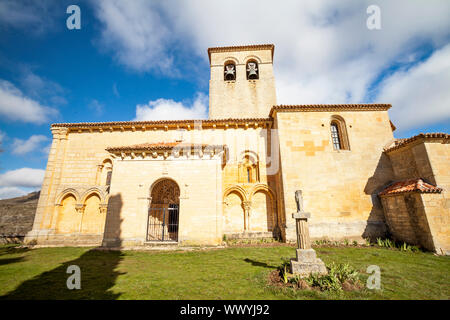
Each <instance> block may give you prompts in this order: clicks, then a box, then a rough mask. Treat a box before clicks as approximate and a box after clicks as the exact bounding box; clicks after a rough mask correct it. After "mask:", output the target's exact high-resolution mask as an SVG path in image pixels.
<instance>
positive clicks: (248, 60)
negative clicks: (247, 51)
mask: <svg viewBox="0 0 450 320" xmlns="http://www.w3.org/2000/svg"><path fill="white" fill-rule="evenodd" d="M244 61H245V64H247V63H248V62H251V61H256V62H257V63H258V64H260V63H262V60H261V58H260V57H258V56H255V55H252V54H251V55H248V56H246V57H245V59H244Z"/></svg>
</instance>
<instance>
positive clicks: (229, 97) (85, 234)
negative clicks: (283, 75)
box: [27, 45, 448, 246]
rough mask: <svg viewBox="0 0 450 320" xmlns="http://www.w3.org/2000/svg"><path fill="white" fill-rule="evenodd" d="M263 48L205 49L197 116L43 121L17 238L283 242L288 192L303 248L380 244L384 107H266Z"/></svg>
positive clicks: (288, 236) (268, 83)
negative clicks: (28, 218)
mask: <svg viewBox="0 0 450 320" xmlns="http://www.w3.org/2000/svg"><path fill="white" fill-rule="evenodd" d="M273 50H274V47H273V45H259V46H258V45H257V46H244V47H222V48H211V49H209V50H208V53H209V56H210V62H211V81H210V109H209V112H210V118H209V119H208V120H203V121H200V120H198V121H196V120H177V121H140V122H138V121H123V122H103V123H62V124H53V125H52V133H53V143H52V148H51V151H50V154H49V159H48V164H47V170H46V174H45V178H44V182H43V185H42V191H41V196H40V199H39V204H38V208H37V211H36V217H35V221H34V225H33V230H32V231H31V232H30V233H29V234H28V236H27V241H31V240H37V242H38V243H40V244H63V245H65V244H71V245H73V244H75V245H82V244H86V245H88V244H90V245H101V244H103V245H106V246H128V245H130V246H135V245H144V244H146V243H148V242H149V239H152V240H154V239H156V240H157V239H158V237H159V235H156V234H149V233H150V232H151V231H149V230H152V228H154V226H155V225H156V226H158V223H160V224H161V231H163V230H164V233H165V234H166V236H167V235H168V234H169V236H168V239H169V240H173V241H176V242H177V243H179V244H181V245H189V244H208V245H215V244H219V243H221V241H222V239H223V238H224V237H227V238H239V237H248V238H254V237H281V238H282V239H284V240H286V241H295V221H294V220H293V219H292V216H291V214H292V213H293V212H295V202H294V192H295V190H298V189H301V190H303V196H304V201H305V205H306V206H307V207H308V210H309V211H310V212H311V213H312V217H311V219H310V232H311V237H312V239H317V238H328V239H344V238H347V239H355V240H360V239H362V238H363V237H376V236H382V235H383V234H384V233H385V231H386V226H385V219H384V214H383V208H382V206H381V203H380V201H379V198H378V196H377V194H378V193H379V192H380V191H381V190H382V189H383V188H384V187H385V186H386V185H388V184H389V183H390V182H391V181H393V180H394V171H395V170H396V168H394V169H393V167H392V165H391V161H390V159H389V157H388V156H387V155H386V154H385V153H383V150H384V148H386V147H389V146H391V145H392V144H393V143H394V141H395V139H394V137H393V132H392V130H393V129H392V124H391V123H390V121H389V116H388V109H389V108H390V107H391V106H390V105H389V104H352V105H302V106H277V105H276V96H275V80H274V77H273V66H272V61H273ZM227 65H231V66H229V68H227ZM230 70H231V71H230ZM230 79H231V80H230ZM436 153H439V154H440V153H442V151H436ZM443 157H444V158H445V157H447V158H448V154H445V155H444V156H443ZM439 170H441V171H439V172H444V173H445V170H446V168H445V166H444V167H442V168H441V169H439ZM440 174H441V173H438V175H440ZM169 181H170V183H169ZM160 183H162V185H166V187H165V189H164V188H162V187H161V184H160ZM155 186H158V187H155ZM169 186H170V187H169ZM173 186H176V187H173ZM169 189H170V190H172V191H170V190H169ZM173 190H177V191H176V192H175V191H173ZM169 191H170V192H172V193H170V192H169ZM159 192H166V193H167V195H166V196H161V195H160V194H159ZM161 199H162V200H161ZM164 199H165V200H164ZM161 202H163V203H161ZM157 212H162V216H161V217H159V216H156V215H155V214H156V213H157ZM174 212H176V215H174ZM155 221H156V224H155ZM158 221H159V222H158ZM150 225H151V227H152V228H149V226H150ZM445 232H446V231H444V233H445ZM174 239H175V240H174ZM161 240H166V238H164V236H161Z"/></svg>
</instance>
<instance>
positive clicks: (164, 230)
mask: <svg viewBox="0 0 450 320" xmlns="http://www.w3.org/2000/svg"><path fill="white" fill-rule="evenodd" d="M178 209H179V207H178V205H177V204H169V205H160V206H157V207H153V208H149V214H148V226H147V241H178V212H179V210H178Z"/></svg>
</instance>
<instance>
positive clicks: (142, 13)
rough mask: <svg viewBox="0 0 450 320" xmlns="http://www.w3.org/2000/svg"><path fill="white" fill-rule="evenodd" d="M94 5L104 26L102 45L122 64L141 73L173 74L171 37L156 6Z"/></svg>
mask: <svg viewBox="0 0 450 320" xmlns="http://www.w3.org/2000/svg"><path fill="white" fill-rule="evenodd" d="M94 4H95V6H96V9H97V16H98V18H99V20H100V21H101V22H102V23H103V26H104V29H103V31H102V35H101V40H100V42H101V45H103V46H104V48H106V50H109V51H111V52H114V54H115V58H116V59H117V60H118V61H119V62H121V63H122V64H124V65H126V66H128V67H130V68H131V69H134V70H139V71H148V70H153V71H162V72H164V73H166V74H167V73H169V72H170V67H171V65H172V62H173V61H172V58H171V56H170V50H169V47H168V45H169V44H170V43H171V41H170V40H171V39H172V36H171V33H170V30H169V24H168V23H167V22H166V21H164V18H163V17H161V15H160V12H158V10H159V8H158V4H157V3H155V2H152V1H146V0H134V1H131V2H130V1H120V0H101V1H95V2H94Z"/></svg>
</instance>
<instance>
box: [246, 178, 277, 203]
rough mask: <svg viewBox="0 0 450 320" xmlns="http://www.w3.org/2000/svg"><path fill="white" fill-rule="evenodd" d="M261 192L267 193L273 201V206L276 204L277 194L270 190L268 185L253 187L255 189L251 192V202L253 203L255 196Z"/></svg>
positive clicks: (260, 184)
mask: <svg viewBox="0 0 450 320" xmlns="http://www.w3.org/2000/svg"><path fill="white" fill-rule="evenodd" d="M259 191H264V192H266V193H267V194H268V195H269V196H270V199H271V200H272V202H273V204H274V205H275V204H276V197H275V192H274V191H273V190H272V189H271V188H269V186H268V185H266V184H262V183H259V184H256V185H255V186H253V188H252V189H251V190H250V201H252V198H253V196H254V195H255V193H257V192H259Z"/></svg>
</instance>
